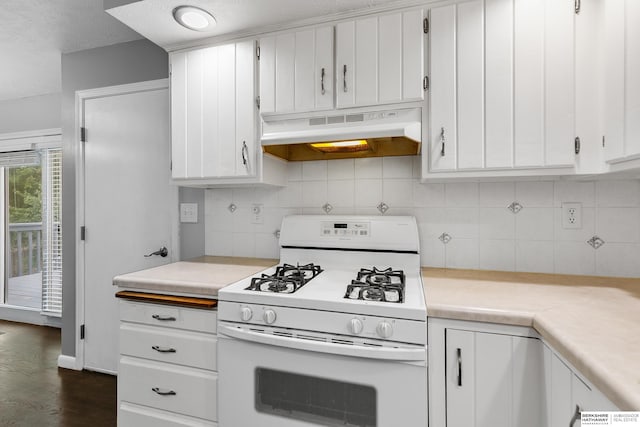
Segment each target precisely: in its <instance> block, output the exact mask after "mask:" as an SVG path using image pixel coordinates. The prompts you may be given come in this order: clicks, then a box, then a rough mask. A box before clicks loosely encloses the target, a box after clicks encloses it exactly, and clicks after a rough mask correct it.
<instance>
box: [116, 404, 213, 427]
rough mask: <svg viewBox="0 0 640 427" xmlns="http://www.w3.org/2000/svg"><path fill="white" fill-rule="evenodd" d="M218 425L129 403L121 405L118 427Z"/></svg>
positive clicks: (211, 426)
mask: <svg viewBox="0 0 640 427" xmlns="http://www.w3.org/2000/svg"><path fill="white" fill-rule="evenodd" d="M217 425H218V424H217V423H214V422H213V421H205V420H201V419H198V418H192V417H187V416H186V415H179V414H174V413H172V412H166V411H160V410H158V409H151V408H146V407H144V406H138V405H133V404H130V403H127V402H123V403H121V404H120V408H119V411H118V427H216V426H217Z"/></svg>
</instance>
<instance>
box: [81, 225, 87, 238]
mask: <svg viewBox="0 0 640 427" xmlns="http://www.w3.org/2000/svg"><path fill="white" fill-rule="evenodd" d="M86 237H87V228H86V227H85V226H84V225H83V226H82V227H80V240H85V239H86Z"/></svg>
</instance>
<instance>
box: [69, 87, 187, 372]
mask: <svg viewBox="0 0 640 427" xmlns="http://www.w3.org/2000/svg"><path fill="white" fill-rule="evenodd" d="M163 89H167V90H169V79H160V80H150V81H145V82H139V83H131V84H125V85H118V86H109V87H103V88H98V89H88V90H80V91H76V99H75V111H76V114H75V129H74V139H73V141H74V151H75V153H74V157H75V164H76V168H75V169H76V171H75V172H76V207H75V212H76V221H75V225H76V257H75V258H76V267H75V268H76V322H75V337H76V340H75V341H76V353H75V360H73V361H71V360H64V361H62V360H59V361H58V364H59V366H63V367H65V368H71V369H75V370H78V371H81V370H82V369H84V340H83V339H81V338H80V327H81V325H83V324H84V323H85V301H84V298H85V274H84V263H85V256H84V250H85V247H84V240H80V227H81V226H82V225H83V224H84V223H85V215H84V214H85V212H84V207H85V206H84V203H85V199H84V190H85V188H84V187H85V185H84V184H85V181H84V180H85V171H84V145H83V143H82V141H81V135H80V128H81V127H82V126H84V108H85V102H86V101H88V100H91V99H96V98H105V97H110V96H119V95H128V94H133V93H141V92H152V91H156V90H163ZM169 137H170V136H169ZM169 176H170V175H169ZM168 180H169V183H171V182H170V180H171V178H170V177H169V178H168ZM174 187H175V188H174V191H172V193H173V194H172V197H171V200H170V201H169V206H173V207H174V208H173V209H171V217H172V221H171V224H172V225H171V243H170V247H169V248H168V249H169V253H170V254H171V255H170V257H171V260H172V261H178V260H179V259H180V252H179V251H180V244H179V224H178V186H177V185H175V186H174ZM61 363H62V364H61ZM107 373H111V374H113V372H107Z"/></svg>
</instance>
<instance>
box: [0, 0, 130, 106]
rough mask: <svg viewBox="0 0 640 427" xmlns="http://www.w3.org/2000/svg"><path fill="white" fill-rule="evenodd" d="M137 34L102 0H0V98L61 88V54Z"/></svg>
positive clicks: (122, 40) (128, 37)
mask: <svg viewBox="0 0 640 427" xmlns="http://www.w3.org/2000/svg"><path fill="white" fill-rule="evenodd" d="M140 38H141V36H140V35H139V34H137V33H136V32H135V31H133V30H131V29H129V28H128V27H127V26H125V25H124V24H122V23H120V22H119V21H118V20H116V19H114V18H113V17H111V16H110V15H109V14H107V13H106V12H104V10H103V7H102V0H0V52H1V53H2V66H1V67H0V82H2V83H1V84H0V100H7V99H16V98H23V97H27V96H34V95H42V94H47V93H56V92H60V83H61V79H60V75H61V70H60V57H61V54H62V53H67V52H74V51H78V50H84V49H91V48H94V47H100V46H107V45H111V44H116V43H122V42H127V41H131V40H137V39H140Z"/></svg>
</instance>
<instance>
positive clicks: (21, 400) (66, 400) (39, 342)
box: [0, 320, 116, 427]
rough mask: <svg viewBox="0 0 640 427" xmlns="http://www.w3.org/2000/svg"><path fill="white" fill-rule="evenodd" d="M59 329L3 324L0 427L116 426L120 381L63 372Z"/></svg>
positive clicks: (0, 334)
mask: <svg viewBox="0 0 640 427" xmlns="http://www.w3.org/2000/svg"><path fill="white" fill-rule="evenodd" d="M59 354H60V330H59V329H56V328H49V327H45V326H33V325H25V324H22V323H14V322H6V321H4V320H0V426H2V427H4V426H20V427H22V426H25V427H49V426H52V427H58V426H59V427H67V426H68V427H76V426H78V427H86V426H89V427H102V426H115V425H116V377H114V376H111V375H104V374H98V373H94V372H88V371H82V372H78V371H72V370H67V369H59V368H58V367H57V359H58V355H59Z"/></svg>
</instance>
